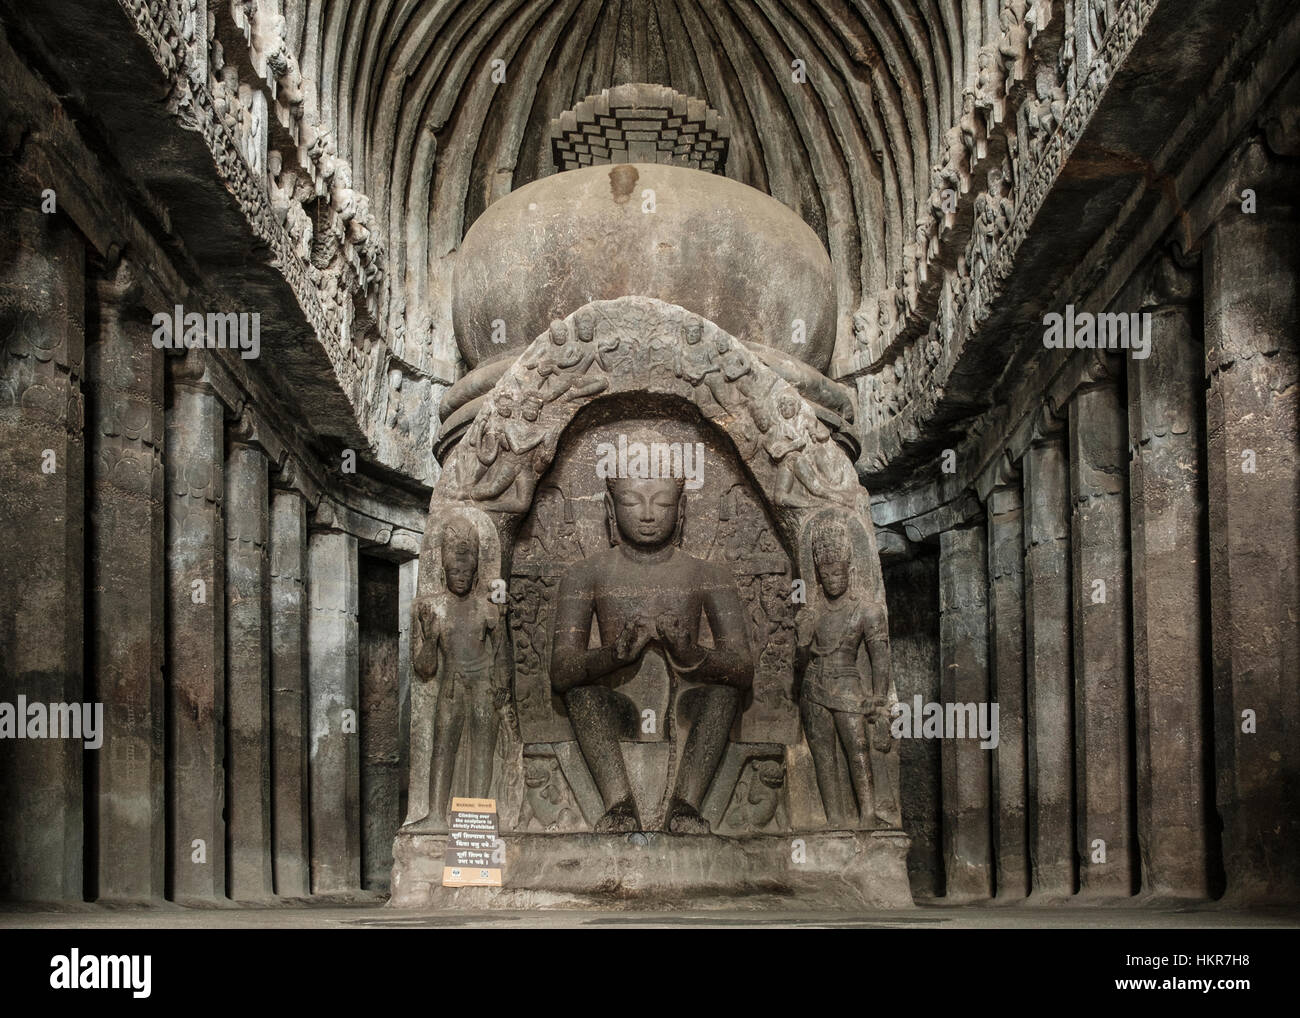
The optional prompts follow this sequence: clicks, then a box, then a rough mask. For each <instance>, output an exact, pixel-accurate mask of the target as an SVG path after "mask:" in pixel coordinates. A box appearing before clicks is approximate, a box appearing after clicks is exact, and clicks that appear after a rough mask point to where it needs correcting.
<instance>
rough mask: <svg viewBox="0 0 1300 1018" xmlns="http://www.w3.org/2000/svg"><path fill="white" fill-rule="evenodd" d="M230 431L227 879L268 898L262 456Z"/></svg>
mask: <svg viewBox="0 0 1300 1018" xmlns="http://www.w3.org/2000/svg"><path fill="white" fill-rule="evenodd" d="M248 430H249V429H247V428H240V429H234V430H232V432H231V435H230V439H231V441H230V443H229V446H228V449H227V452H226V502H225V505H226V875H227V889H228V892H229V894H230V897H232V898H235V899H237V900H239V901H258V900H263V899H266V898H269V897H271V894H272V890H271V626H270V621H271V619H270V615H271V612H270V586H269V563H268V561H267V547H266V546H267V541H268V539H269V533H268V531H269V519H268V517H269V493H268V477H267V462H266V455H265V454H264V453H263V452H262V450H261V449H259V448H258V447H257V446H255V445H252V444H248V443H247V441H246V439H247V438H248Z"/></svg>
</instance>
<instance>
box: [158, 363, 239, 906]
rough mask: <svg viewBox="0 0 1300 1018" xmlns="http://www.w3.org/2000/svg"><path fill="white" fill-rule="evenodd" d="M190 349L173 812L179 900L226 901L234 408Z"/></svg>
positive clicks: (176, 589) (170, 542)
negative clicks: (229, 413)
mask: <svg viewBox="0 0 1300 1018" xmlns="http://www.w3.org/2000/svg"><path fill="white" fill-rule="evenodd" d="M201 356H202V355H201V354H199V353H198V351H190V352H189V353H188V354H186V356H185V359H184V361H177V360H170V361H169V367H170V369H171V376H172V386H171V390H172V391H171V405H170V407H169V408H168V410H167V445H166V451H165V456H164V459H165V462H166V466H167V512H168V519H167V683H168V690H169V696H168V706H167V725H168V732H169V739H168V742H169V746H170V750H171V756H170V760H169V763H168V782H167V813H168V831H169V835H170V852H171V858H170V861H169V874H168V875H169V877H170V881H171V887H170V891H171V897H172V898H174V899H175V900H177V901H182V902H183V901H187V900H190V899H197V900H211V899H213V898H222V897H224V896H225V893H226V825H225V820H224V815H223V814H224V809H225V795H226V776H225V754H226V736H225V709H226V689H225V685H226V549H225V543H226V533H225V523H224V521H223V519H222V509H221V504H222V498H223V495H224V491H225V489H224V474H225V471H224V466H225V453H224V431H225V429H224V421H223V418H224V414H225V409H224V407H223V406H222V403H221V401H220V400H219V399H218V398H217V396H216V394H215V393H214V392H213V391H212V389H211V388H210V387H209V386H208V385H207V384H205V383H204V382H203V380H202V374H203V372H202V368H201V364H202V360H201V359H200V358H201Z"/></svg>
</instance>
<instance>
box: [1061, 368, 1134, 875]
mask: <svg viewBox="0 0 1300 1018" xmlns="http://www.w3.org/2000/svg"><path fill="white" fill-rule="evenodd" d="M1070 491H1071V495H1072V499H1071V501H1072V504H1073V507H1074V509H1073V514H1072V519H1071V540H1070V549H1071V554H1072V556H1073V569H1072V575H1073V580H1074V582H1073V587H1074V735H1075V737H1074V743H1075V749H1076V764H1075V767H1076V769H1075V795H1076V802H1077V804H1078V822H1077V826H1076V829H1075V838H1076V847H1077V851H1078V858H1079V887H1080V892H1081V893H1086V894H1089V895H1093V896H1097V895H1102V896H1120V897H1127V896H1128V895H1131V894H1133V893H1134V892H1135V891H1136V890H1137V876H1138V874H1137V853H1136V852H1135V851H1134V840H1133V819H1132V813H1133V755H1132V752H1131V749H1130V743H1129V729H1130V726H1131V724H1132V705H1131V700H1130V696H1131V692H1130V689H1131V685H1132V670H1131V668H1130V664H1129V568H1128V425H1127V420H1126V417H1125V413H1124V405H1123V402H1122V401H1121V399H1120V394H1119V390H1118V388H1117V387H1116V386H1115V384H1114V382H1112V381H1109V380H1108V381H1105V382H1102V383H1100V384H1097V385H1094V386H1092V387H1090V388H1085V389H1083V390H1081V391H1079V392H1078V393H1076V394H1075V396H1074V398H1073V399H1072V400H1070Z"/></svg>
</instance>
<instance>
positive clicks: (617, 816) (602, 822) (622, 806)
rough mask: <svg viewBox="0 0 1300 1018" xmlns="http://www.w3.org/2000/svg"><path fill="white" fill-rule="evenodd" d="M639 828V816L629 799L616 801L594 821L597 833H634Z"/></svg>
mask: <svg viewBox="0 0 1300 1018" xmlns="http://www.w3.org/2000/svg"><path fill="white" fill-rule="evenodd" d="M639 830H641V818H640V817H638V816H637V815H636V805H635V804H634V803H633V802H632V801H631V800H630V799H624V800H623V801H622V802H616V803H614V805H613V806H611V807H610V808H609V809H608V810H606V811H605V815H604V816H603V817H601V818H600V819H599V820H597V821H596V833H597V834H634V833H636V832H637V831H639Z"/></svg>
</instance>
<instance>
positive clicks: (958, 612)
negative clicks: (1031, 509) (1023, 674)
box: [938, 521, 994, 901]
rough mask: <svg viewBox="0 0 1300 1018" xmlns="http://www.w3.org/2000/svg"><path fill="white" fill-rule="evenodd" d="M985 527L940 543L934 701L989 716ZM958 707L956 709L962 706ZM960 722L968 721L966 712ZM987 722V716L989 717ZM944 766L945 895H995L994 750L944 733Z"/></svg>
mask: <svg viewBox="0 0 1300 1018" xmlns="http://www.w3.org/2000/svg"><path fill="white" fill-rule="evenodd" d="M985 546H986V538H985V526H984V523H983V521H979V522H977V523H976V524H974V525H972V526H969V527H962V528H960V529H957V530H949V531H945V532H944V533H943V534H942V535H941V536H940V539H939V667H940V668H941V673H940V676H941V677H940V680H939V690H940V696H939V701H938V702H940V703H943V704H944V705H945V709H946V705H948V704H954V705H966V704H970V705H973V706H974V708H975V710H976V712H978V711H980V710H981V709H983V710H985V711H989V710H991V708H990V706H989V705H990V702H991V699H992V698H991V697H990V696H989V667H988V626H989V621H988V580H987V576H988V572H987V569H988V553H987V551H986V548H985ZM956 709H958V710H960V709H961V707H957V708H956ZM962 716H963V718H970V717H972V716H978V713H977V714H976V715H971V714H970V713H969V712H966V713H963V715H962ZM985 716H986V717H989V718H991V717H992V715H991V714H989V713H986V714H985ZM945 734H947V735H949V736H952V735H958V737H956V738H953V737H949V738H945V739H943V741H942V745H941V747H940V750H939V753H940V758H941V761H942V768H943V771H942V773H943V786H942V787H943V842H944V846H943V847H944V860H943V861H944V878H945V884H944V896H945V897H947V898H950V899H952V900H954V901H962V900H978V899H981V898H990V897H992V896H993V878H994V872H993V835H992V826H991V823H990V820H991V814H990V809H989V807H990V800H991V792H992V789H991V783H992V761H993V757H992V754H991V752H990V750H991V749H992V747H991V746H990V747H988V748H981V746H980V741H981V740H980V739H979V738H977V737H976V733H975V732H971V731H969V730H963V731H962V732H961V733H955V732H954V733H945Z"/></svg>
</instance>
